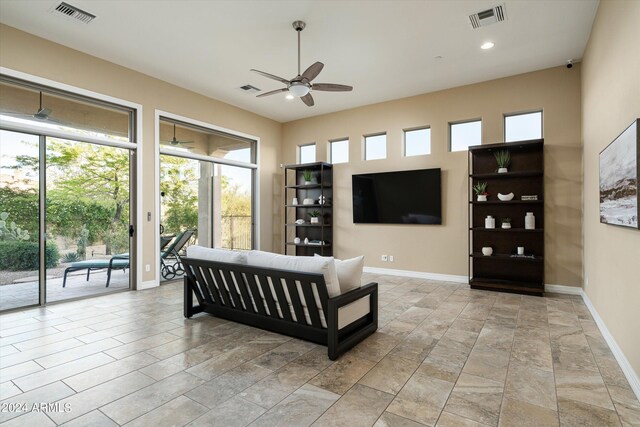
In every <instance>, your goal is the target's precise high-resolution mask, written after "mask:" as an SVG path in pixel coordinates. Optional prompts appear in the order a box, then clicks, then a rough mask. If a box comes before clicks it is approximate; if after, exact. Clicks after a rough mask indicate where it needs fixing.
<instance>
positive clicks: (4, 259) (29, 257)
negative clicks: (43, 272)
mask: <svg viewBox="0 0 640 427" xmlns="http://www.w3.org/2000/svg"><path fill="white" fill-rule="evenodd" d="M58 258H60V255H59V253H58V247H57V246H56V245H55V244H54V243H50V242H49V243H47V250H46V264H47V268H53V267H56V266H57V265H58ZM38 265H39V259H38V243H36V242H23V241H0V270H10V271H30V270H37V269H38Z"/></svg>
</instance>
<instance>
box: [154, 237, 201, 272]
mask: <svg viewBox="0 0 640 427" xmlns="http://www.w3.org/2000/svg"><path fill="white" fill-rule="evenodd" d="M195 232H196V231H195V230H185V231H182V232H180V233H178V235H177V236H176V237H175V239H173V241H172V242H171V244H170V245H169V246H167V249H165V250H162V251H161V252H160V264H161V268H160V274H161V275H162V277H163V278H164V279H166V280H171V279H173V278H174V277H176V276H177V275H178V274H183V273H184V267H183V266H182V259H181V258H180V251H181V250H182V248H184V246H185V245H186V244H187V242H188V241H189V239H191V237H193V235H194V234H195Z"/></svg>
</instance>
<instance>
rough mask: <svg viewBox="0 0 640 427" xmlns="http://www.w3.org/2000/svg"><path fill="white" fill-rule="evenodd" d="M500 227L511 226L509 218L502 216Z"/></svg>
mask: <svg viewBox="0 0 640 427" xmlns="http://www.w3.org/2000/svg"><path fill="white" fill-rule="evenodd" d="M502 228H511V218H502Z"/></svg>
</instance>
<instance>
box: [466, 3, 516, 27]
mask: <svg viewBox="0 0 640 427" xmlns="http://www.w3.org/2000/svg"><path fill="white" fill-rule="evenodd" d="M505 19H507V15H506V10H505V8H504V5H499V6H496V7H494V8H493V9H487V10H483V11H482V12H478V13H474V14H473V15H469V21H471V26H472V27H473V28H480V27H486V26H487V25H491V24H495V23H497V22H502V21H504V20H505Z"/></svg>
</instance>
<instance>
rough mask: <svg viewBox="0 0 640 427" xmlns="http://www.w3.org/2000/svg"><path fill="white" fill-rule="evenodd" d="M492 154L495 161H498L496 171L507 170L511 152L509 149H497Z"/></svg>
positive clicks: (503, 171)
mask: <svg viewBox="0 0 640 427" xmlns="http://www.w3.org/2000/svg"><path fill="white" fill-rule="evenodd" d="M493 156H494V157H495V158H496V162H497V163H498V173H506V172H509V170H508V169H507V168H508V167H509V165H510V164H511V153H509V150H498V151H496V152H495V153H493Z"/></svg>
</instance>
